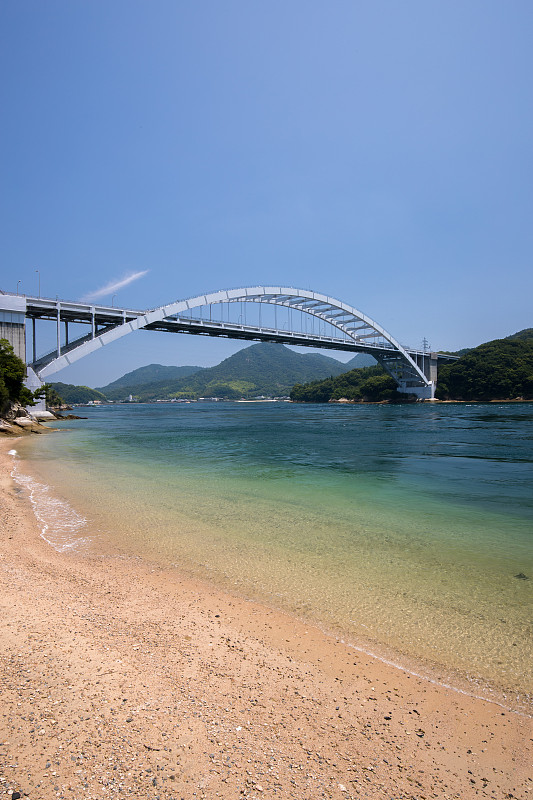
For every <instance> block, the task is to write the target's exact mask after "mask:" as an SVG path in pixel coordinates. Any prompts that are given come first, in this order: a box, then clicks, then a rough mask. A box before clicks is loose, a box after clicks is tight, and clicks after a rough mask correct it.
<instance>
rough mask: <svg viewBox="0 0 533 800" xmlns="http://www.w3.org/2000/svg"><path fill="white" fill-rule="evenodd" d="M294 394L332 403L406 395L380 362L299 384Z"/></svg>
mask: <svg viewBox="0 0 533 800" xmlns="http://www.w3.org/2000/svg"><path fill="white" fill-rule="evenodd" d="M290 397H291V400H293V401H294V402H295V403H329V401H330V400H341V399H346V400H353V401H355V402H363V401H364V402H376V401H382V400H401V399H403V398H404V395H401V394H400V393H399V392H398V391H397V390H396V381H395V380H394V379H393V378H391V377H390V376H389V375H387V373H386V372H385V370H384V369H383V368H382V367H380V366H376V367H362V368H360V369H353V370H351V371H350V372H345V373H344V374H342V375H339V376H337V377H335V378H326V380H323V381H313V382H312V383H306V384H305V385H303V386H302V385H301V384H297V385H296V386H294V387H293V389H292V391H291V394H290Z"/></svg>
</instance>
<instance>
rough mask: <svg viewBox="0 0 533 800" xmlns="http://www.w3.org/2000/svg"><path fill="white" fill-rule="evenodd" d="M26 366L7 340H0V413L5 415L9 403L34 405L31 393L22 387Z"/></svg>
mask: <svg viewBox="0 0 533 800" xmlns="http://www.w3.org/2000/svg"><path fill="white" fill-rule="evenodd" d="M25 377H26V365H25V364H24V362H23V361H22V359H20V358H19V357H18V356H16V355H15V351H14V350H13V347H12V346H11V344H10V343H9V342H8V341H7V339H0V411H1V413H5V412H6V411H7V409H8V408H9V405H10V403H20V404H21V405H23V406H33V405H35V399H34V396H33V393H32V392H30V390H29V389H28V388H27V387H26V386H24V378H25Z"/></svg>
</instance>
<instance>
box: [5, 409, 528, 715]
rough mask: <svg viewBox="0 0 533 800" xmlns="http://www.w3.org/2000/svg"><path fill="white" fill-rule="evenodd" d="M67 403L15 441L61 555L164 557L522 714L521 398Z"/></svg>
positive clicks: (524, 516)
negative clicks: (75, 410) (57, 420)
mask: <svg viewBox="0 0 533 800" xmlns="http://www.w3.org/2000/svg"><path fill="white" fill-rule="evenodd" d="M81 413H83V415H84V416H86V417H87V419H85V420H79V421H73V422H65V423H62V431H61V432H60V433H58V434H55V435H53V436H41V437H34V438H32V440H31V441H30V442H25V443H23V445H22V447H21V448H19V449H21V450H22V452H23V454H24V455H25V456H26V457H28V458H29V459H30V460H31V462H32V473H33V475H34V476H36V477H34V482H35V483H36V484H37V483H38V484H40V486H41V489H40V490H39V491H40V492H41V497H42V498H45V497H46V498H47V499H46V502H47V503H48V505H49V506H50V497H54V498H55V499H56V501H57V503H58V505H57V506H56V510H57V509H59V511H60V514H59V516H60V517H61V520H67V519H68V517H69V509H71V511H72V513H73V515H74V514H75V515H76V517H74V516H73V517H72V520H73V522H74V523H76V524H78V526H79V527H78V528H77V529H76V524H74V525H73V527H72V529H68V531H67V534H68V535H67V538H66V539H65V532H64V526H63V527H62V523H61V524H60V522H61V520H58V517H57V514H56V519H55V520H54V518H53V517H50V518H48V517H47V513H48V512H47V510H46V507H45V505H46V503H44V500H43V506H42V507H40V508H37V507H38V506H39V498H38V495H39V491H37V492H35V491H34V500H35V497H37V499H36V500H35V502H34V505H36V509H37V513H38V514H40V519H41V520H44V522H43V524H46V538H47V540H48V541H49V542H51V543H52V544H53V545H55V546H57V548H58V549H64V548H65V545H66V542H67V543H68V547H69V548H71V547H72V546H73V543H75V540H76V537H78V539H79V542H80V547H84V548H86V547H87V543H88V542H90V541H92V547H93V549H97V550H98V548H101V549H103V548H104V547H105V545H106V543H107V544H113V546H116V547H119V548H120V549H121V550H122V551H123V552H127V553H132V554H138V555H144V556H146V557H150V558H151V559H155V560H157V561H159V562H161V563H165V564H174V565H177V566H178V567H179V568H180V569H181V570H182V571H185V572H187V573H189V574H193V575H196V576H200V577H203V578H208V579H209V580H210V581H212V582H214V583H216V584H217V585H220V586H222V587H224V588H228V589H230V590H231V591H233V592H238V593H239V594H240V595H243V596H245V597H249V598H253V599H259V600H261V601H264V602H267V603H269V604H270V605H272V606H275V607H278V608H281V609H284V610H287V611H289V612H292V613H295V614H297V615H298V616H300V617H303V618H305V619H308V620H310V621H312V622H315V623H317V624H319V625H321V626H322V627H323V628H325V629H327V630H328V631H330V632H332V633H334V634H336V635H337V636H340V637H342V638H344V639H345V641H349V642H351V643H352V644H354V646H358V647H361V648H362V649H365V650H367V651H369V652H372V653H375V654H377V655H378V656H379V657H382V658H385V659H387V660H391V661H393V662H395V663H399V664H401V665H402V666H403V667H405V668H409V669H412V670H413V671H416V672H419V673H423V674H425V675H427V676H428V677H430V678H433V679H437V680H440V681H442V682H447V683H451V684H453V685H454V686H456V687H458V688H459V687H461V688H463V689H466V690H467V691H472V692H473V693H484V694H485V695H486V696H491V697H493V698H497V699H499V700H500V701H501V702H504V704H505V703H506V702H508V703H510V704H511V705H513V706H514V707H519V706H522V707H523V706H524V705H527V702H528V697H527V694H528V692H531V689H532V686H533V680H532V678H533V675H532V665H533V651H532V627H533V607H532V598H533V405H531V404H527V403H524V404H518V403H515V404H506V405H496V404H471V405H467V404H438V405H432V404H416V405H412V406H389V405H384V406H380V405H355V406H344V405H293V404H289V403H268V404H261V403H257V404H255V403H212V402H198V403H191V404H177V403H176V404H152V405H134V404H133V405H120V406H107V407H104V406H102V407H94V408H84V409H83V410H82V412H81ZM42 487H44V489H45V490H46V491H44V490H43V488H42ZM29 490H30V489H29V488H28V491H29ZM61 503H62V504H64V505H61ZM45 518H46V519H45ZM54 525H55V526H56V529H57V530H56V532H55V533H54ZM55 536H56V537H57V541H56V540H55V539H54V537H55Z"/></svg>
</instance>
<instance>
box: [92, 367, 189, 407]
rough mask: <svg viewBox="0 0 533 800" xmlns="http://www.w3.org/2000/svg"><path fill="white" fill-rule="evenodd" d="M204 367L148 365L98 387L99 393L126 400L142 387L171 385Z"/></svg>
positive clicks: (109, 398)
mask: <svg viewBox="0 0 533 800" xmlns="http://www.w3.org/2000/svg"><path fill="white" fill-rule="evenodd" d="M201 369H203V368H202V367H192V366H185V367H174V366H164V365H163V364H147V365H146V366H145V367H139V368H138V369H134V370H133V371H132V372H127V373H126V374H125V375H122V377H121V378H117V380H116V381H113V382H112V383H108V384H107V385H106V386H98V387H97V391H99V392H101V393H102V394H104V395H105V396H106V397H107V398H108V400H126V399H127V398H128V397H129V395H130V394H131V395H136V394H137V393H138V391H139V390H140V387H150V386H153V385H154V384H156V385H158V386H161V385H165V384H167V385H171V384H172V383H173V382H174V381H176V380H178V379H180V378H186V377H188V376H189V375H193V374H194V373H195V372H199V371H200V370H201Z"/></svg>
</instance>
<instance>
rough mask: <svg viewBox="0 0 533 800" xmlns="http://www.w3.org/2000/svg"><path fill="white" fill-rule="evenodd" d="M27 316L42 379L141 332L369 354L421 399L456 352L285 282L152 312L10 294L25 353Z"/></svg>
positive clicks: (0, 309)
mask: <svg viewBox="0 0 533 800" xmlns="http://www.w3.org/2000/svg"><path fill="white" fill-rule="evenodd" d="M27 320H30V323H31V335H30V334H29V332H28V338H29V339H30V340H31V346H30V347H29V348H28V349H29V350H31V358H28V359H27V365H28V367H29V368H31V370H32V371H33V372H34V373H35V376H36V378H37V379H38V380H39V381H44V380H45V379H48V378H49V376H50V375H53V374H54V373H55V372H58V371H59V370H61V369H63V368H64V367H67V366H68V365H70V364H72V363H74V362H75V361H77V360H78V359H80V358H83V357H84V356H86V355H88V354H89V353H93V352H95V351H97V350H98V349H99V348H100V347H105V346H106V345H108V344H111V343H112V342H114V341H116V340H117V339H119V338H121V337H122V336H126V335H127V334H130V333H133V332H134V331H138V330H147V331H166V332H168V333H188V334H195V335H203V336H219V337H220V336H221V337H226V338H230V339H243V340H248V341H256V342H280V343H282V344H288V345H299V346H305V347H314V348H322V349H328V350H344V351H349V352H352V353H354V354H355V353H359V352H362V353H369V354H371V355H372V356H373V357H374V358H375V359H376V360H377V361H378V362H379V363H380V364H381V365H382V366H383V367H384V368H385V370H386V371H387V372H388V373H389V375H391V376H392V377H393V378H394V380H395V381H396V382H397V384H398V388H399V389H400V390H401V391H403V392H408V393H413V394H416V395H417V396H418V397H419V398H421V399H432V398H433V397H434V393H435V386H436V382H437V369H438V363H439V362H443V361H448V360H450V359H452V358H453V356H449V355H446V354H443V353H433V352H428V351H427V350H424V349H422V350H414V349H412V348H408V347H405V346H402V345H401V344H400V343H399V342H398V341H397V340H396V339H394V337H393V336H391V334H390V333H388V332H387V331H386V330H385V329H384V328H382V327H381V325H379V324H378V323H377V322H375V321H374V320H372V319H371V318H370V317H368V316H366V315H365V314H363V313H362V312H361V311H359V310H358V309H356V308H354V307H353V306H351V305H348V304H347V303H343V302H341V301H340V300H336V299H335V298H332V297H328V296H327V295H323V294H319V293H318V292H313V291H308V290H305V289H295V288H291V287H283V286H254V287H247V288H241V289H222V290H221V291H218V292H213V293H211V294H202V295H198V296H196V297H190V298H187V299H185V300H178V301H176V302H173V303H169V304H167V305H164V306H160V307H159V308H154V309H150V310H148V311H135V310H132V309H126V308H115V307H113V306H102V305H94V304H90V303H89V304H88V303H80V302H70V301H65V300H58V299H56V300H51V299H47V298H42V297H28V296H18V295H11V294H4V293H2V294H0V336H1V337H4V338H8V339H9V340H10V341H12V343H13V344H14V346H15V350H16V351H17V350H18V354H19V355H21V357H23V358H25V355H26V342H25V336H26V321H27ZM40 321H47V322H48V323H50V322H53V323H55V332H54V339H53V341H54V346H53V348H52V349H49V351H48V352H45V353H44V354H39V353H38V350H37V338H38V336H37V327H38V326H39V328H40V329H42V325H41V322H40ZM21 325H23V326H24V344H23V345H22V343H21V341H20V336H21V335H22V334H21ZM48 327H49V325H48ZM16 328H18V336H19V339H17V333H16V330H15V329H16ZM48 340H50V336H49V334H48ZM28 344H30V342H28ZM21 350H23V353H24V355H22V353H21V352H20V351H21ZM25 360H26V359H25Z"/></svg>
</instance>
